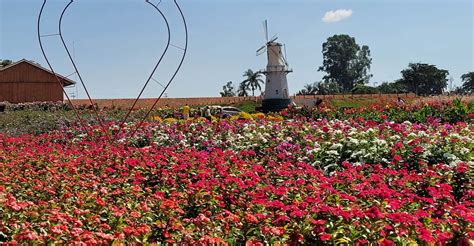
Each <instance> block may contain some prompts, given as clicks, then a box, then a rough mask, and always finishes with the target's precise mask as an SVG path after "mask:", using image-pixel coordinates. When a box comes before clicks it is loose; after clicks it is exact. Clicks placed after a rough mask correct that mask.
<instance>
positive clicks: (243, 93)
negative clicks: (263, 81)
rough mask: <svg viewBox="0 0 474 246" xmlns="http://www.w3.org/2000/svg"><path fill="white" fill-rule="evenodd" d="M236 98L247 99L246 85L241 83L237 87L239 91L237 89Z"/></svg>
mask: <svg viewBox="0 0 474 246" xmlns="http://www.w3.org/2000/svg"><path fill="white" fill-rule="evenodd" d="M237 96H239V97H248V96H249V93H248V92H247V84H246V83H244V82H241V83H240V85H239V89H237Z"/></svg>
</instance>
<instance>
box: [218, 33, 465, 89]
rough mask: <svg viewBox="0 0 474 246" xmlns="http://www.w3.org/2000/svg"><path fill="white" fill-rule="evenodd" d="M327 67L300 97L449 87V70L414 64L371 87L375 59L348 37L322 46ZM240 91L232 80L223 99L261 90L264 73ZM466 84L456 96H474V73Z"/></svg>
mask: <svg viewBox="0 0 474 246" xmlns="http://www.w3.org/2000/svg"><path fill="white" fill-rule="evenodd" d="M322 53H323V64H322V65H321V66H319V67H318V71H320V72H324V73H325V75H324V77H323V79H322V81H318V82H314V83H309V84H306V85H305V86H304V88H303V89H301V90H300V91H298V93H297V95H331V94H342V93H354V94H373V93H415V94H416V95H421V96H427V95H440V94H442V93H444V92H445V89H446V87H447V85H448V81H449V79H448V76H449V71H448V70H445V69H440V68H438V67H436V65H433V64H428V63H410V64H408V67H407V68H406V69H404V70H402V71H401V78H400V79H398V80H396V81H393V82H383V83H381V84H380V85H378V86H369V82H370V79H371V78H372V77H373V75H372V74H371V73H370V68H371V65H372V58H371V56H370V48H369V46H367V45H362V46H361V45H359V44H358V43H357V42H356V40H355V38H354V37H351V36H349V35H346V34H340V35H334V36H332V37H329V38H328V39H327V41H326V42H324V43H323V45H322ZM244 77H245V80H243V81H242V82H241V83H240V84H239V86H238V88H237V89H235V88H234V85H233V83H232V82H231V81H229V82H227V84H226V85H224V87H223V91H222V92H221V96H223V97H228V96H248V95H249V94H248V91H252V95H254V92H255V91H256V90H257V89H258V90H261V85H260V84H261V83H263V80H262V79H261V77H262V74H261V72H253V71H252V70H251V69H249V70H247V71H245V73H244ZM460 79H461V81H462V85H461V86H460V87H457V88H454V90H453V91H452V92H453V93H458V94H470V93H474V72H467V73H465V74H463V75H462V76H461V78H460Z"/></svg>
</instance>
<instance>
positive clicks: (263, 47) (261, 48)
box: [257, 45, 267, 54]
mask: <svg viewBox="0 0 474 246" xmlns="http://www.w3.org/2000/svg"><path fill="white" fill-rule="evenodd" d="M265 48H267V46H266V45H264V46H262V47H260V49H258V50H257V54H258V53H259V52H260V51H262V50H264V49H265Z"/></svg>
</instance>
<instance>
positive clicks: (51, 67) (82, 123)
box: [36, 0, 86, 130]
mask: <svg viewBox="0 0 474 246" xmlns="http://www.w3.org/2000/svg"><path fill="white" fill-rule="evenodd" d="M46 1H47V0H44V1H43V4H42V5H41V9H40V12H39V14H38V19H37V25H36V28H37V29H36V30H37V35H38V43H39V46H40V49H41V53H42V54H43V57H44V59H45V60H46V63H47V64H48V67H49V69H50V70H51V72H52V73H53V74H54V76H55V77H56V80H57V81H58V85H59V86H61V89H62V91H63V93H64V94H65V95H66V98H67V100H68V102H69V104H70V105H71V107H72V109H73V111H74V114H75V115H76V117H77V119H78V120H79V122H80V125H81V127H82V128H84V130H85V126H86V125H85V123H84V120H83V119H82V118H81V116H80V115H79V112H78V111H77V108H76V107H75V106H74V104H73V103H72V101H71V99H70V98H69V95H68V94H67V93H66V90H65V89H64V86H63V84H62V82H61V79H60V78H59V77H58V74H57V73H56V72H54V69H53V66H52V65H51V63H50V62H49V59H48V57H47V56H46V52H45V50H44V47H43V42H42V40H41V38H42V37H49V36H56V35H59V34H49V35H41V28H40V26H41V17H42V15H43V10H44V6H45V5H46Z"/></svg>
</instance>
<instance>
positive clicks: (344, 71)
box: [318, 34, 372, 92]
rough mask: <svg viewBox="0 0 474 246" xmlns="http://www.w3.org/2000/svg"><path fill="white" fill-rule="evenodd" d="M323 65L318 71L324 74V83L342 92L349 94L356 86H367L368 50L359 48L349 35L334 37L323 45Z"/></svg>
mask: <svg viewBox="0 0 474 246" xmlns="http://www.w3.org/2000/svg"><path fill="white" fill-rule="evenodd" d="M323 57H324V60H323V65H322V66H321V67H319V69H318V71H323V72H326V75H325V76H324V77H323V79H324V81H325V82H326V83H329V82H332V83H336V84H337V85H338V86H339V87H340V88H341V89H342V91H343V92H350V91H351V90H352V89H353V88H354V87H355V86H356V85H359V84H367V83H368V82H369V80H370V78H371V77H372V74H370V73H369V71H370V64H372V58H370V49H369V47H368V46H366V45H364V46H362V47H360V46H359V45H358V44H357V43H356V40H355V38H353V37H351V36H349V35H345V34H343V35H334V36H332V37H329V38H328V39H327V41H326V42H325V43H324V44H323Z"/></svg>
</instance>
